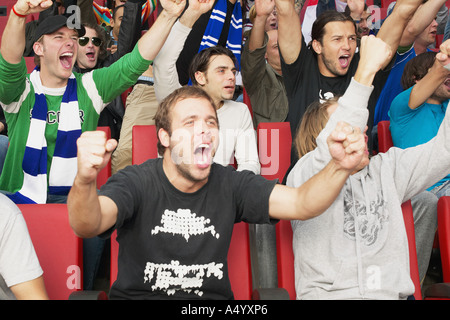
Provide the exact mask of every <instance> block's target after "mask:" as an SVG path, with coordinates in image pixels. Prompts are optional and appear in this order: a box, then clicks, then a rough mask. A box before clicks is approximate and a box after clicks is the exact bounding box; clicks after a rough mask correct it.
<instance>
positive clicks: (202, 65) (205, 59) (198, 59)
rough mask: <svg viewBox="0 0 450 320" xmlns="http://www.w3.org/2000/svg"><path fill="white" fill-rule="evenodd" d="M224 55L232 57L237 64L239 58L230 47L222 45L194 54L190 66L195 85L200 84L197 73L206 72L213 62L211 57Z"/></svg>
mask: <svg viewBox="0 0 450 320" xmlns="http://www.w3.org/2000/svg"><path fill="white" fill-rule="evenodd" d="M222 55H223V56H228V57H230V59H231V61H233V63H234V65H235V66H237V59H236V57H235V55H234V54H233V52H232V51H231V50H230V49H228V48H225V47H221V46H214V47H209V48H206V49H203V50H202V51H200V52H199V53H197V54H196V55H195V56H194V58H193V59H192V62H191V64H190V66H189V71H188V72H189V78H190V79H191V81H192V83H193V84H194V85H198V82H197V80H196V79H195V73H196V72H197V71H200V72H206V70H208V67H209V63H210V62H211V58H212V57H214V56H222Z"/></svg>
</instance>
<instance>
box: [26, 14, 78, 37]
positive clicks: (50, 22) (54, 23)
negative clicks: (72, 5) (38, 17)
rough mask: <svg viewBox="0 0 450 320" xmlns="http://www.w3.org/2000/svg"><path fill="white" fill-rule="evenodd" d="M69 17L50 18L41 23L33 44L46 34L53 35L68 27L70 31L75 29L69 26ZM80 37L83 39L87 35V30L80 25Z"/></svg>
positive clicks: (57, 16) (56, 16)
mask: <svg viewBox="0 0 450 320" xmlns="http://www.w3.org/2000/svg"><path fill="white" fill-rule="evenodd" d="M67 20H68V19H67V17H66V16H64V15H55V16H48V17H47V18H45V19H44V20H43V21H41V22H40V23H39V24H38V26H37V28H36V30H35V31H34V37H33V42H36V41H37V40H39V38H40V37H42V36H43V35H45V34H51V33H53V32H55V31H57V30H58V29H60V28H62V27H68V28H69V29H75V28H74V26H70V25H67ZM76 31H77V32H78V36H79V37H82V36H84V34H85V33H86V29H85V28H84V26H83V25H81V24H80V28H79V29H76Z"/></svg>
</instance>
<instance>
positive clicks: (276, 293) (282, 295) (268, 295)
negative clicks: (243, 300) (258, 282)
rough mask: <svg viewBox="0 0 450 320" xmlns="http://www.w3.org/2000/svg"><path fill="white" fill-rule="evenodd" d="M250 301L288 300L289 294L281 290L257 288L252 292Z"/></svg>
mask: <svg viewBox="0 0 450 320" xmlns="http://www.w3.org/2000/svg"><path fill="white" fill-rule="evenodd" d="M252 300H289V293H288V292H287V290H286V289H283V288H259V289H255V290H253V293H252Z"/></svg>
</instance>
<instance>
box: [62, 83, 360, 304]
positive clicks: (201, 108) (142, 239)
mask: <svg viewBox="0 0 450 320" xmlns="http://www.w3.org/2000/svg"><path fill="white" fill-rule="evenodd" d="M155 123H156V129H157V135H158V152H159V154H160V155H162V158H158V159H152V160H148V161H147V162H144V163H143V164H142V165H139V166H129V167H127V168H124V169H122V170H121V171H119V172H118V173H116V174H115V175H113V176H112V177H111V179H109V180H108V182H107V183H106V184H105V185H104V186H103V187H102V189H101V190H100V195H98V194H97V190H96V182H95V181H96V176H97V173H98V172H99V171H100V170H101V168H102V167H103V166H104V165H105V164H106V163H107V162H108V159H109V157H110V155H111V152H112V150H114V148H115V146H116V144H117V143H116V142H115V140H113V139H111V140H108V141H107V140H106V137H105V134H104V133H103V132H100V131H95V132H85V133H83V135H82V136H81V137H80V139H79V140H78V142H77V145H78V173H77V177H76V178H75V181H74V184H73V187H72V189H71V191H70V194H69V199H68V202H67V203H68V209H69V220H70V223H71V226H72V228H73V229H74V231H75V233H76V234H78V235H79V236H81V237H92V236H95V235H99V234H102V235H103V236H108V235H109V234H110V233H111V232H112V230H114V229H117V240H118V242H119V261H118V269H119V271H118V275H117V281H116V282H115V283H114V285H113V286H112V288H111V291H110V297H111V298H120V299H127V298H128V299H131V298H133V299H169V298H174V299H232V298H233V293H232V291H231V286H230V282H229V279H228V271H227V270H228V267H227V253H228V247H229V245H230V241H231V234H232V230H233V225H234V223H235V222H239V221H246V222H249V223H270V222H271V221H273V220H272V219H275V220H277V219H288V220H292V219H301V220H304V219H309V218H312V217H315V216H317V215H319V214H321V213H322V212H323V211H324V210H325V209H327V208H328V206H329V205H331V203H332V202H333V201H334V200H335V198H336V197H337V195H338V194H339V192H340V190H341V188H342V186H343V185H344V183H345V181H346V179H347V178H348V176H349V175H350V173H351V172H352V171H353V169H354V168H355V167H356V166H357V165H358V164H359V163H360V161H361V159H362V155H363V150H364V146H365V142H364V137H363V135H362V133H361V130H360V129H359V128H356V129H355V130H353V129H352V128H351V127H350V126H348V125H347V126H345V125H344V127H343V128H344V129H342V130H341V129H336V130H335V132H333V134H332V135H330V138H329V139H328V143H329V147H330V152H331V154H332V156H333V160H331V161H330V163H329V164H328V165H327V166H326V167H325V168H324V169H323V170H322V171H321V172H319V173H318V174H317V175H315V176H314V177H312V178H311V179H310V180H309V181H307V182H306V183H305V184H303V185H302V186H300V187H299V188H289V187H286V186H284V185H280V184H276V181H269V180H266V179H264V178H263V177H261V176H259V175H255V174H253V173H252V172H250V171H247V170H244V171H239V172H238V171H235V170H234V169H233V168H232V167H230V166H228V167H224V166H221V165H218V164H212V159H213V156H214V153H215V150H216V148H217V145H218V143H219V134H218V126H219V124H218V120H217V114H216V110H215V108H214V102H213V100H212V99H211V98H210V97H209V96H208V95H207V94H206V93H205V91H203V90H202V89H201V88H198V87H196V86H185V87H182V88H180V89H177V90H175V91H174V92H173V93H172V94H170V95H169V96H168V97H167V98H166V99H164V100H163V101H162V102H161V104H160V106H159V108H158V111H157V113H156V115H155Z"/></svg>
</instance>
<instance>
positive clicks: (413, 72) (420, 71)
mask: <svg viewBox="0 0 450 320" xmlns="http://www.w3.org/2000/svg"><path fill="white" fill-rule="evenodd" d="M435 58H436V52H433V51H429V52H424V53H421V54H419V55H417V56H416V57H414V58H412V59H411V60H409V61H408V62H407V63H406V64H405V68H404V69H403V74H402V78H401V84H402V87H403V90H406V89H408V88H411V87H412V86H413V85H415V84H416V81H419V80H420V79H422V78H423V77H425V75H426V74H427V73H428V69H430V68H431V67H432V66H433V63H434V60H435Z"/></svg>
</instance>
